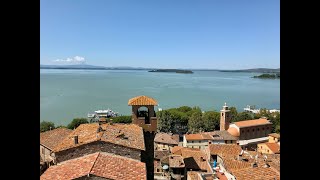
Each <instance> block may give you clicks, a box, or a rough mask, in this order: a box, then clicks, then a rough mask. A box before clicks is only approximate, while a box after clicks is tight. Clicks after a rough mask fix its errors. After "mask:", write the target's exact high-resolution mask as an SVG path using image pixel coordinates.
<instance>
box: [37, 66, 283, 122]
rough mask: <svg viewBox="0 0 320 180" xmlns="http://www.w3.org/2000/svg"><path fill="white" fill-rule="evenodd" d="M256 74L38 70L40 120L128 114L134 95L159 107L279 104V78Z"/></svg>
mask: <svg viewBox="0 0 320 180" xmlns="http://www.w3.org/2000/svg"><path fill="white" fill-rule="evenodd" d="M259 74H260V73H235V72H218V71H194V73H193V74H177V73H151V72H147V71H146V70H56V69H40V121H42V120H46V121H52V122H54V123H55V125H67V124H68V123H69V122H71V120H72V119H73V118H75V117H86V116H87V114H88V113H91V112H93V111H95V110H98V109H107V108H110V109H112V110H113V111H116V112H119V113H120V114H123V115H130V114H131V106H128V100H129V99H130V98H132V97H135V96H139V95H146V96H150V97H153V98H155V99H156V100H157V101H158V103H159V107H160V108H162V109H167V108H171V107H180V106H183V105H187V106H199V107H200V108H201V109H202V110H204V111H207V110H220V109H221V108H222V106H223V104H224V102H227V105H228V106H235V107H236V108H237V110H238V111H243V108H244V107H245V106H246V105H256V108H268V109H273V108H276V109H279V108H280V80H279V79H276V80H275V79H256V78H251V77H252V76H254V75H259Z"/></svg>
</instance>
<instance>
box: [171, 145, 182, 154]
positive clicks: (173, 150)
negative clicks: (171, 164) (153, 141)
mask: <svg viewBox="0 0 320 180" xmlns="http://www.w3.org/2000/svg"><path fill="white" fill-rule="evenodd" d="M182 148H183V147H182V146H174V147H173V148H172V149H171V153H172V154H174V153H175V152H177V151H179V150H180V149H182Z"/></svg>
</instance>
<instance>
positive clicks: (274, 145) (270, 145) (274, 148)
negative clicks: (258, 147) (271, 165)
mask: <svg viewBox="0 0 320 180" xmlns="http://www.w3.org/2000/svg"><path fill="white" fill-rule="evenodd" d="M265 144H266V146H268V148H269V149H270V150H271V151H272V152H273V153H275V154H277V153H280V146H279V144H278V143H265Z"/></svg>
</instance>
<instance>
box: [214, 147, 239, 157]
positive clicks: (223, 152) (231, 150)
mask: <svg viewBox="0 0 320 180" xmlns="http://www.w3.org/2000/svg"><path fill="white" fill-rule="evenodd" d="M209 150H210V153H211V154H214V155H219V156H220V157H226V156H237V155H239V154H240V153H241V151H242V149H241V147H240V146H239V145H236V144H209Z"/></svg>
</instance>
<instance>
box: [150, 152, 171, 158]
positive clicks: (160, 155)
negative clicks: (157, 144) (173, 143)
mask: <svg viewBox="0 0 320 180" xmlns="http://www.w3.org/2000/svg"><path fill="white" fill-rule="evenodd" d="M169 154H170V153H169V150H155V151H154V159H162V158H163V157H165V156H168V155H169Z"/></svg>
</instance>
